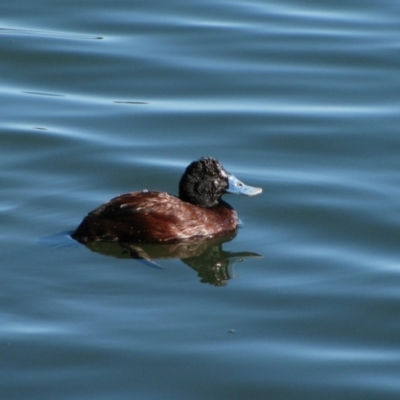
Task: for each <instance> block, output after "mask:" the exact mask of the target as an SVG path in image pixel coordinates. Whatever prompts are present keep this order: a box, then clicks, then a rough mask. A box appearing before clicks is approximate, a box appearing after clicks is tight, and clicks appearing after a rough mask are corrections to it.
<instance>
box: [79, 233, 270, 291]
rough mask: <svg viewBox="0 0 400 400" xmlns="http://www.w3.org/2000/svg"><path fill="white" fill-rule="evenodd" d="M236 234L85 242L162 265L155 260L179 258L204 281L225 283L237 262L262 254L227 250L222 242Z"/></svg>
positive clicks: (116, 254) (104, 251) (113, 253)
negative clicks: (148, 241) (194, 238)
mask: <svg viewBox="0 0 400 400" xmlns="http://www.w3.org/2000/svg"><path fill="white" fill-rule="evenodd" d="M235 236H236V233H234V234H231V235H229V236H224V237H220V238H215V239H208V240H204V239H203V240H197V241H192V242H180V243H174V244H144V243H106V242H91V243H87V244H85V245H86V246H87V247H88V248H89V249H91V250H92V251H95V252H98V253H101V254H104V255H107V256H113V257H117V258H135V259H140V260H144V261H145V262H146V263H148V264H150V265H153V266H159V267H160V265H159V264H158V263H156V262H155V261H154V260H157V259H168V258H180V259H181V260H182V261H183V262H184V263H185V264H186V265H188V266H189V267H190V268H193V269H194V270H195V271H197V274H198V276H199V278H200V281H201V282H202V283H209V284H212V285H215V286H225V285H226V284H227V283H228V280H229V279H231V278H233V277H234V269H233V268H234V265H235V264H236V263H237V262H241V261H244V260H245V259H246V258H254V257H257V258H260V257H262V256H261V255H259V254H257V253H252V252H248V251H240V252H230V251H224V250H223V248H222V245H223V243H227V242H230V241H231V240H232V239H234V237H235Z"/></svg>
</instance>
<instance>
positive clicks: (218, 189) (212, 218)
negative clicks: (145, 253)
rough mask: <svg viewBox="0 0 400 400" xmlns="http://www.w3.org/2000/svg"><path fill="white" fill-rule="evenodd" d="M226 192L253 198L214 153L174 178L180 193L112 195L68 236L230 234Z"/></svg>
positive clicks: (168, 238) (86, 239) (165, 238)
mask: <svg viewBox="0 0 400 400" xmlns="http://www.w3.org/2000/svg"><path fill="white" fill-rule="evenodd" d="M227 193H233V194H242V195H246V196H255V195H258V194H260V193H262V189H261V188H259V187H252V186H248V185H245V184H244V183H243V182H241V181H240V180H239V179H237V178H236V177H235V176H234V175H232V174H230V173H229V172H228V171H227V170H226V169H225V168H224V167H223V166H222V164H221V163H220V162H219V161H218V160H217V159H215V158H213V157H202V158H200V159H198V160H196V161H194V162H192V163H191V164H190V165H189V166H188V167H187V168H186V170H185V172H184V174H183V175H182V177H181V179H180V182H179V196H174V195H172V194H168V193H165V192H160V191H154V190H146V189H145V190H142V191H135V192H131V193H126V194H122V195H119V196H117V197H114V198H113V199H111V200H109V201H108V202H106V203H104V204H102V205H101V206H99V207H98V208H96V209H95V210H93V211H91V212H89V213H88V215H87V216H86V217H85V218H84V219H83V221H82V222H81V224H80V225H79V226H78V227H77V228H76V230H75V231H74V232H73V233H72V234H71V236H72V238H73V239H75V240H76V241H78V242H80V243H90V242H120V243H169V244H170V243H178V242H182V241H193V240H197V239H207V238H210V239H211V238H216V237H222V236H225V235H230V234H232V233H234V232H236V231H237V229H238V227H239V217H238V214H237V212H236V211H235V210H234V209H233V208H232V207H231V206H230V205H229V204H228V203H226V202H225V201H224V200H222V196H223V195H224V194H227Z"/></svg>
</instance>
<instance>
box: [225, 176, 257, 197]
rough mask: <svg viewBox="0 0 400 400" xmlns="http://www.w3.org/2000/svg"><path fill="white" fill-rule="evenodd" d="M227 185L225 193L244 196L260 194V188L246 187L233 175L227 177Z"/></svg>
mask: <svg viewBox="0 0 400 400" xmlns="http://www.w3.org/2000/svg"><path fill="white" fill-rule="evenodd" d="M228 183H229V186H228V189H226V191H227V193H235V194H244V195H245V196H255V195H256V194H260V193H262V189H261V188H257V187H252V186H247V185H245V184H244V183H243V182H241V181H239V179H237V178H236V177H235V176H233V175H229V176H228Z"/></svg>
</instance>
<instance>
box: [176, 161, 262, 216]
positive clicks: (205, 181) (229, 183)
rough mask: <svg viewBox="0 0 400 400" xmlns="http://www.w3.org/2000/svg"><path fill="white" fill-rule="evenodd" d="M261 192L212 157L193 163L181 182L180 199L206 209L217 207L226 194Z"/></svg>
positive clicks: (249, 194)
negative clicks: (247, 184)
mask: <svg viewBox="0 0 400 400" xmlns="http://www.w3.org/2000/svg"><path fill="white" fill-rule="evenodd" d="M261 192H262V189H260V188H253V187H251V186H246V185H245V184H244V183H242V182H240V181H239V180H238V179H237V178H235V177H234V176H233V175H232V174H230V173H229V172H227V171H226V170H225V168H224V167H223V166H222V164H221V163H220V162H219V161H218V160H216V159H215V158H212V157H203V158H201V159H200V160H198V161H194V162H192V163H191V164H190V165H189V166H188V167H187V168H186V171H185V173H184V174H183V176H182V178H181V180H180V182H179V197H180V198H181V199H182V200H184V201H187V202H189V203H192V204H195V205H197V206H200V207H205V208H210V207H214V206H216V205H217V204H218V203H219V202H220V200H221V197H222V195H223V194H224V193H237V194H245V195H247V196H254V195H256V194H259V193H261Z"/></svg>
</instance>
